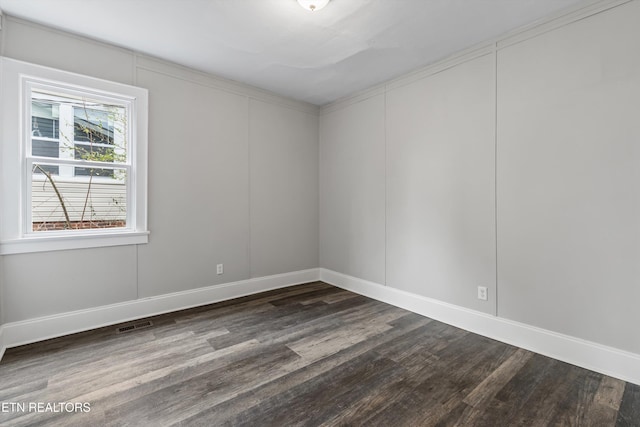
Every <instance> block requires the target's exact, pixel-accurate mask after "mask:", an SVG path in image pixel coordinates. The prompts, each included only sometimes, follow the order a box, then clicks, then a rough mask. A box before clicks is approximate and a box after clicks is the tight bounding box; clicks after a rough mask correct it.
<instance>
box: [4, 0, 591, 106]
mask: <svg viewBox="0 0 640 427" xmlns="http://www.w3.org/2000/svg"><path fill="white" fill-rule="evenodd" d="M592 2H593V0H332V1H331V2H330V3H329V5H328V6H327V7H326V8H325V9H323V10H321V11H317V12H308V11H306V10H304V9H302V8H301V7H299V6H298V4H297V2H296V0H0V9H1V10H3V11H4V13H5V14H7V15H12V16H16V17H20V18H24V19H28V20H31V21H35V22H39V23H42V24H45V25H49V26H53V27H56V28H60V29H63V30H66V31H70V32H73V33H78V34H81V35H86V36H89V37H92V38H94V39H98V40H103V41H106V42H109V43H112V44H115V45H119V46H122V47H125V48H129V49H133V50H136V51H139V52H143V53H146V54H149V55H153V56H157V57H160V58H164V59H167V60H170V61H173V62H177V63H180V64H183V65H186V66H188V67H192V68H195V69H198V70H202V71H206V72H210V73H213V74H217V75H219V76H223V77H226V78H229V79H233V80H236V81H240V82H244V83H248V84H250V85H254V86H257V87H260V88H263V89H267V90H270V91H273V92H276V93H279V94H281V95H285V96H289V97H291V98H295V99H298V100H302V101H307V102H310V103H313V104H317V105H323V104H326V103H328V102H331V101H334V100H336V99H338V98H341V97H343V96H346V95H349V94H351V93H353V92H356V91H358V90H361V89H365V88H367V87H370V86H373V85H375V84H377V83H381V82H383V81H385V80H388V79H390V78H393V77H396V76H399V75H402V74H404V73H406V72H408V71H411V70H414V69H416V68H419V67H420V66H424V65H427V64H429V63H433V62H435V61H437V60H438V59H441V58H443V57H446V56H448V55H450V54H452V53H455V52H457V51H460V50H463V49H464V48H467V47H469V46H472V45H475V44H477V43H479V42H482V41H484V40H489V39H492V38H494V37H497V36H499V35H500V34H503V33H505V32H507V31H509V30H512V29H514V28H517V27H520V26H522V25H525V24H528V23H531V22H533V21H536V20H538V19H540V18H542V17H545V16H547V15H549V14H552V13H555V12H557V11H559V10H562V9H565V8H567V7H574V6H576V5H582V4H589V3H592Z"/></svg>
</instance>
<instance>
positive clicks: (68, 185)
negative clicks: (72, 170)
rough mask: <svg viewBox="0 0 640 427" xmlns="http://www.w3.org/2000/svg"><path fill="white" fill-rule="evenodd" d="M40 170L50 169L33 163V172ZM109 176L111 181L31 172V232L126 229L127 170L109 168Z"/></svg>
mask: <svg viewBox="0 0 640 427" xmlns="http://www.w3.org/2000/svg"><path fill="white" fill-rule="evenodd" d="M39 167H42V168H45V169H46V167H50V166H48V165H42V164H36V165H34V170H36V169H39ZM76 169H77V168H76ZM101 170H102V169H101ZM109 174H110V176H111V177H112V179H97V180H96V179H93V180H90V179H79V178H73V177H70V178H66V177H60V176H51V175H50V176H45V175H44V174H42V173H37V172H34V173H33V175H32V187H31V217H32V230H33V231H48V230H69V229H71V230H84V229H100V228H118V227H120V228H124V227H126V226H127V224H126V219H127V171H126V169H122V168H114V169H109ZM65 211H66V212H65Z"/></svg>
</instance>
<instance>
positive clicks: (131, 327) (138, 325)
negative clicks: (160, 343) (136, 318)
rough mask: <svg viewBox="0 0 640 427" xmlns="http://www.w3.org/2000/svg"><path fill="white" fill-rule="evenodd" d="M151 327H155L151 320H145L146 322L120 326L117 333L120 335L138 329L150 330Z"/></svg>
mask: <svg viewBox="0 0 640 427" xmlns="http://www.w3.org/2000/svg"><path fill="white" fill-rule="evenodd" d="M151 326H153V323H152V322H151V320H145V321H144V322H137V323H129V324H128V325H124V326H120V327H119V328H118V329H116V332H117V333H119V334H124V333H125V332H131V331H134V330H136V329H144V328H149V327H151Z"/></svg>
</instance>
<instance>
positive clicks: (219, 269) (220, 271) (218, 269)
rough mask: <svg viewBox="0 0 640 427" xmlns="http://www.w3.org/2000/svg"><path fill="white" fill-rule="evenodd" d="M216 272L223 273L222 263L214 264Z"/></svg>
mask: <svg viewBox="0 0 640 427" xmlns="http://www.w3.org/2000/svg"><path fill="white" fill-rule="evenodd" d="M216 273H217V274H222V273H224V264H218V265H217V266H216Z"/></svg>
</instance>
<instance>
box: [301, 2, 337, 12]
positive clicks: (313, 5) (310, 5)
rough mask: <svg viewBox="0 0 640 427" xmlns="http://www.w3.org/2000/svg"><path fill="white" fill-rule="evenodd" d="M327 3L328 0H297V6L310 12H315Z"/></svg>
mask: <svg viewBox="0 0 640 427" xmlns="http://www.w3.org/2000/svg"><path fill="white" fill-rule="evenodd" d="M328 3H329V0H298V4H299V5H300V6H302V7H303V8H305V9H306V10H308V11H310V12H317V11H318V10H320V9H322V8H323V7H325V6H326V5H327V4H328Z"/></svg>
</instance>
